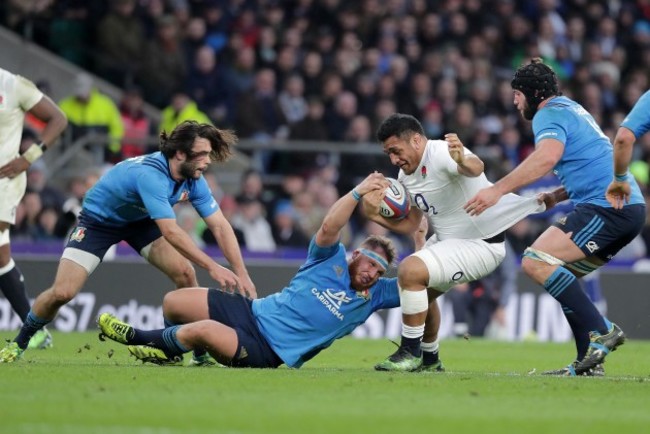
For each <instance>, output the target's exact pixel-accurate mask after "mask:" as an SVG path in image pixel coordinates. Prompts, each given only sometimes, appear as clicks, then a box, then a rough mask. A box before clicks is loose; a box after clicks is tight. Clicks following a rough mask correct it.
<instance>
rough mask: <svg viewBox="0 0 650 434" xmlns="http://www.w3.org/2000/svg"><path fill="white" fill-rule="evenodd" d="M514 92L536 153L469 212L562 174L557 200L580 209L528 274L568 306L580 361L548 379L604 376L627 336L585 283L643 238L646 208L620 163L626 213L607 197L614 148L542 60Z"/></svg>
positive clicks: (529, 256) (522, 75) (535, 253)
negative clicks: (529, 125) (529, 123)
mask: <svg viewBox="0 0 650 434" xmlns="http://www.w3.org/2000/svg"><path fill="white" fill-rule="evenodd" d="M512 88H513V90H514V104H515V106H516V107H517V109H518V110H519V111H520V113H521V114H522V116H523V117H524V118H525V119H526V120H532V123H533V133H534V135H535V151H534V152H533V153H532V154H530V156H528V158H526V160H524V161H523V162H522V163H521V164H520V165H519V166H517V167H516V168H515V169H514V170H513V171H512V172H510V173H509V174H508V175H506V176H505V177H503V178H502V179H500V180H499V181H498V182H496V183H495V184H494V185H493V186H491V187H488V188H485V189H483V190H481V191H480V192H479V193H477V194H476V195H475V196H474V197H473V198H472V199H470V200H469V201H468V202H467V204H466V205H465V210H466V211H467V212H468V213H469V214H470V215H472V216H476V215H479V214H481V213H482V212H483V211H485V210H486V209H487V208H489V207H491V206H493V205H494V204H495V203H496V202H497V201H498V200H499V199H500V198H501V196H503V195H504V194H506V193H509V192H513V191H517V190H518V189H520V188H521V187H523V186H525V185H527V184H530V183H531V182H534V181H536V180H537V179H539V178H541V177H542V176H544V175H545V174H546V173H548V172H549V171H550V170H553V171H554V173H555V174H556V175H557V176H558V178H559V179H560V182H561V183H562V186H563V187H564V189H563V190H562V189H560V190H558V191H557V192H556V194H555V199H556V202H560V201H563V200H566V199H570V200H571V201H572V202H573V205H574V206H575V209H574V211H572V212H571V213H569V214H568V215H567V216H566V217H563V218H561V219H560V220H558V221H557V222H555V223H554V224H553V225H552V226H551V227H549V228H548V229H547V230H546V231H545V232H544V233H542V235H540V236H539V238H537V240H535V242H534V243H533V245H532V246H530V247H529V248H527V249H526V250H525V252H524V254H523V258H522V269H523V271H524V272H525V273H526V274H527V275H528V276H530V277H531V278H532V279H533V280H534V281H536V282H537V283H538V284H540V285H542V286H543V287H544V289H545V290H546V291H547V292H548V293H549V294H550V295H551V296H553V297H554V298H555V299H556V300H557V301H558V302H559V303H560V304H561V305H562V311H563V312H564V315H565V316H566V319H567V320H568V322H569V325H570V327H571V330H572V332H573V335H574V337H575V341H576V349H577V356H576V360H575V361H574V362H572V363H570V364H569V365H568V366H567V367H565V368H562V369H558V370H553V371H547V372H545V374H550V375H568V376H573V375H602V374H603V373H604V371H603V370H602V365H601V363H602V362H603V361H604V359H605V357H606V356H607V354H608V353H609V352H611V351H613V350H615V349H616V347H618V346H619V345H621V344H623V342H624V341H625V334H624V333H623V331H622V330H621V329H620V328H619V327H618V326H617V325H616V324H614V323H611V322H610V321H609V320H608V319H607V318H605V317H603V316H602V315H601V314H600V313H599V312H598V310H597V309H596V307H595V306H594V304H593V303H592V302H591V301H590V300H589V298H588V297H587V295H586V294H585V293H584V292H583V291H582V289H581V288H580V284H579V282H578V280H577V279H579V278H580V277H582V276H584V275H586V274H588V273H590V272H592V271H594V270H596V269H598V268H599V267H601V266H602V265H604V264H606V263H607V262H608V261H610V260H611V259H612V257H613V256H614V255H616V253H617V252H618V251H619V250H620V249H621V248H622V247H623V246H625V245H626V244H628V243H629V242H630V241H631V240H632V239H634V237H636V236H637V235H638V234H639V232H640V231H641V229H642V227H643V224H644V222H645V202H644V199H643V196H642V194H641V191H640V189H639V187H638V185H637V184H636V182H634V179H633V178H632V175H631V174H630V173H628V172H626V171H625V170H622V169H621V168H619V167H618V163H617V170H618V169H621V172H618V171H617V172H616V173H617V174H619V177H620V179H619V181H625V182H626V183H627V184H628V185H629V188H630V193H629V199H628V200H627V202H626V203H624V204H621V209H615V208H614V207H612V205H611V204H610V203H609V202H608V201H607V199H606V198H605V192H606V191H607V188H608V185H609V184H610V182H611V180H612V174H613V173H614V167H613V165H614V164H613V159H612V145H611V143H610V141H609V139H608V138H607V136H605V134H603V132H602V131H601V129H600V127H599V126H598V125H597V124H596V121H595V120H594V118H593V117H592V116H591V115H590V114H589V113H588V112H587V111H586V110H585V109H584V108H583V107H582V106H580V105H579V104H578V103H576V102H575V101H572V100H571V99H569V98H567V97H564V96H562V94H561V92H560V91H559V88H558V80H557V75H556V74H555V72H554V71H553V70H552V69H551V68H550V67H548V66H547V65H545V64H543V63H542V61H541V59H539V58H536V59H533V60H532V61H531V63H530V64H528V65H524V66H522V67H520V68H519V69H518V70H517V71H516V73H515V75H514V78H513V80H512ZM621 166H622V164H621Z"/></svg>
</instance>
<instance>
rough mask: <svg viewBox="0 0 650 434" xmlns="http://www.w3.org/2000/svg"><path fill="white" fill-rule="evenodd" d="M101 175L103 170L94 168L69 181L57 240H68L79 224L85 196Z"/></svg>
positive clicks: (56, 230) (57, 225)
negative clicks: (70, 233)
mask: <svg viewBox="0 0 650 434" xmlns="http://www.w3.org/2000/svg"><path fill="white" fill-rule="evenodd" d="M101 175H102V170H101V169H99V168H96V167H92V168H89V169H87V170H86V171H85V172H84V173H81V174H79V175H78V176H74V177H73V178H72V179H71V180H70V181H69V183H68V188H67V191H66V193H67V194H68V198H67V199H66V200H65V202H63V206H62V207H61V214H60V215H59V218H58V220H57V222H56V227H55V228H54V235H55V236H56V237H57V238H67V236H68V235H69V232H70V230H71V229H72V228H73V227H74V226H75V225H76V224H77V218H78V217H79V213H80V212H81V204H82V203H83V199H84V196H85V195H86V192H87V191H88V190H89V189H90V188H91V187H92V186H93V185H95V183H96V182H97V180H99V177H100V176H101Z"/></svg>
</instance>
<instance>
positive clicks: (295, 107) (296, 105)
mask: <svg viewBox="0 0 650 434" xmlns="http://www.w3.org/2000/svg"><path fill="white" fill-rule="evenodd" d="M304 94H305V83H304V81H303V79H302V77H301V76H300V75H297V74H294V75H291V76H289V77H288V78H287V79H286V81H285V83H284V88H283V89H282V92H280V95H279V96H278V102H279V103H280V108H281V109H282V113H284V117H285V118H286V119H287V122H288V123H289V126H290V127H291V125H293V124H296V123H297V122H300V121H301V120H303V119H304V118H305V116H306V115H307V101H306V100H305V95H304Z"/></svg>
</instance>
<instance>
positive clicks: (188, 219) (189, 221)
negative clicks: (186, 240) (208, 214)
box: [174, 203, 206, 249]
mask: <svg viewBox="0 0 650 434" xmlns="http://www.w3.org/2000/svg"><path fill="white" fill-rule="evenodd" d="M174 211H175V213H176V221H177V222H178V226H179V227H180V228H181V229H183V230H184V231H185V232H186V233H187V234H188V235H189V236H190V238H192V241H194V242H195V243H196V245H197V246H199V248H201V249H203V248H204V247H205V244H206V243H205V241H204V240H203V238H202V237H201V236H200V235H199V233H198V227H199V226H200V225H199V222H200V221H201V220H202V219H201V217H200V216H199V214H198V213H197V212H196V210H195V209H194V207H192V206H191V205H189V204H187V203H180V204H178V205H177V206H176V207H175V209H174Z"/></svg>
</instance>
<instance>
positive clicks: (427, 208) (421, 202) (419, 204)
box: [414, 193, 438, 215]
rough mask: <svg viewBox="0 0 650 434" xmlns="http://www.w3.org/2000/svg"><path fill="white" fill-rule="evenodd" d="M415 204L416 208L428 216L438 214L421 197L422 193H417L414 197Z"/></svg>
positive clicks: (434, 208)
mask: <svg viewBox="0 0 650 434" xmlns="http://www.w3.org/2000/svg"><path fill="white" fill-rule="evenodd" d="M414 200H415V204H416V205H417V207H418V208H420V209H421V210H422V211H424V212H426V213H427V214H429V215H436V214H438V211H436V207H435V206H433V205H429V204H428V203H427V201H426V199H425V198H424V196H423V195H422V193H418V194H416V195H415V198H414Z"/></svg>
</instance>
